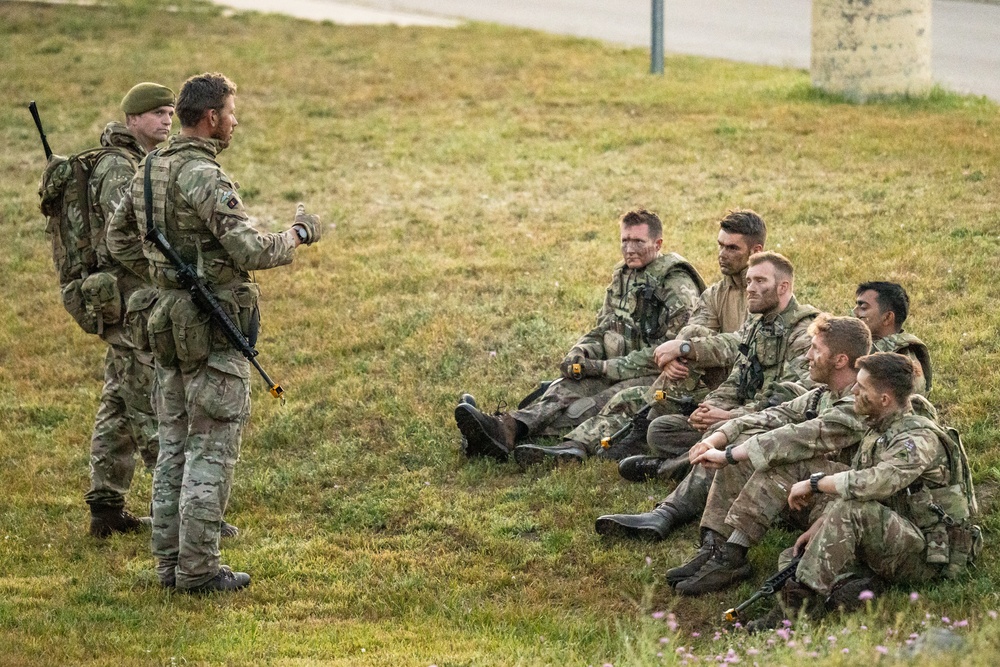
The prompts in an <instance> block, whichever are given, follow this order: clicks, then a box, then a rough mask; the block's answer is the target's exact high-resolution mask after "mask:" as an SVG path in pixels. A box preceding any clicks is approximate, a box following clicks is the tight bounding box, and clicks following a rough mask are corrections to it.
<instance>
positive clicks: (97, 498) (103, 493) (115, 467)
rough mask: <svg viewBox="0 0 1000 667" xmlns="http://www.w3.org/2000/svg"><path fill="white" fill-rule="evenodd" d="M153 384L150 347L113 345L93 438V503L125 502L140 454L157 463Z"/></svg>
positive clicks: (90, 495) (149, 464)
mask: <svg viewBox="0 0 1000 667" xmlns="http://www.w3.org/2000/svg"><path fill="white" fill-rule="evenodd" d="M154 386H155V373H154V371H153V357H152V355H151V354H150V353H148V352H141V351H139V350H135V349H133V348H131V347H127V346H124V345H108V351H107V354H105V356H104V388H103V389H102V390H101V403H100V406H99V407H98V408H97V418H96V419H95V420H94V431H93V435H92V436H91V439H90V490H89V491H87V494H86V495H85V496H84V500H85V501H86V502H87V504H88V505H90V506H91V507H92V508H97V507H109V508H120V507H124V506H125V495H126V494H127V493H128V490H129V487H131V485H132V476H133V475H134V474H135V457H136V454H138V455H139V456H140V457H141V458H142V461H143V464H144V465H145V466H146V469H147V470H152V469H153V466H154V465H155V463H156V454H157V449H158V442H157V433H156V428H157V426H156V416H155V414H154V412H153V406H152V403H151V399H150V397H151V395H152V392H153V390H154Z"/></svg>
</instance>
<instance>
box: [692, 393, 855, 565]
mask: <svg viewBox="0 0 1000 667" xmlns="http://www.w3.org/2000/svg"><path fill="white" fill-rule="evenodd" d="M865 430H866V429H865V426H864V425H863V424H862V423H861V420H860V419H859V418H858V416H857V414H856V413H855V412H854V396H853V394H852V393H851V387H847V388H846V389H844V390H843V391H842V392H840V393H834V392H831V391H829V390H827V388H826V387H819V388H816V389H813V390H811V391H809V392H808V393H806V394H804V395H803V396H800V397H798V398H796V399H794V400H791V401H788V402H787V403H783V404H781V405H779V406H776V407H773V408H768V409H767V410H764V411H762V412H757V413H754V414H750V415H746V416H744V417H740V418H739V419H733V420H731V421H728V422H726V423H725V424H723V425H722V426H721V427H720V428H719V431H720V432H721V433H722V434H723V435H725V436H726V439H727V440H728V442H729V443H730V444H731V445H737V444H742V445H743V447H744V448H745V449H746V450H747V453H748V454H749V455H750V459H749V460H748V461H741V462H740V463H738V464H736V465H728V466H726V467H724V468H722V469H720V470H718V471H717V472H716V473H715V479H714V481H713V482H712V487H711V489H710V490H709V493H708V501H707V502H706V504H705V511H704V513H703V514H702V517H701V525H702V527H703V528H710V529H711V530H714V531H715V532H716V533H719V534H721V535H723V536H724V537H727V538H728V537H729V535H730V534H731V533H732V531H733V530H735V529H739V530H741V531H743V533H744V534H746V535H747V536H749V538H750V543H751V545H752V544H757V543H758V542H759V541H760V540H761V539H762V538H763V536H764V533H765V532H766V531H767V529H768V528H769V527H770V525H771V523H772V522H773V521H774V520H775V519H776V518H777V517H778V515H779V514H780V513H782V512H784V511H785V510H786V509H787V507H788V493H789V491H790V489H791V487H792V485H793V484H794V483H795V482H798V481H799V480H801V479H805V478H807V477H808V476H809V475H810V474H812V473H814V472H836V471H837V470H843V469H844V468H846V467H847V465H846V464H847V462H848V461H850V459H851V455H852V454H853V453H854V450H855V447H856V445H857V444H858V443H859V442H861V438H862V436H863V435H864V433H865ZM806 525H807V526H808V524H806Z"/></svg>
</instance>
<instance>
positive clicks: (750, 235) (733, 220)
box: [719, 208, 767, 248]
mask: <svg viewBox="0 0 1000 667" xmlns="http://www.w3.org/2000/svg"><path fill="white" fill-rule="evenodd" d="M719 227H720V228H721V229H722V231H724V232H729V233H730V234H740V235H741V236H745V237H746V238H747V243H749V245H750V247H751V248H752V247H754V246H755V245H764V242H765V241H766V240H767V225H765V224H764V219H763V218H761V217H760V216H759V215H757V214H756V213H755V212H754V211H751V210H750V209H748V208H743V209H736V210H733V211H729V213H727V214H726V217H724V218H723V219H722V220H719Z"/></svg>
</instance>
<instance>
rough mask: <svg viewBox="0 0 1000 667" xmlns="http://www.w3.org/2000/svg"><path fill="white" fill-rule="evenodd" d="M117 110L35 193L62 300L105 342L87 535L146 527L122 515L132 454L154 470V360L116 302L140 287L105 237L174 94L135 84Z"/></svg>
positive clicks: (168, 118)
mask: <svg viewBox="0 0 1000 667" xmlns="http://www.w3.org/2000/svg"><path fill="white" fill-rule="evenodd" d="M121 109H122V111H123V112H124V113H125V124H124V125H123V124H122V123H119V122H111V123H108V125H107V126H106V127H105V128H104V132H103V133H102V134H101V142H100V143H101V145H100V148H97V149H94V150H90V151H85V152H84V153H80V154H78V155H75V156H72V157H70V158H53V160H51V161H50V163H49V167H48V168H47V169H46V171H45V175H44V176H43V177H42V187H41V189H40V191H39V194H40V195H41V198H42V210H43V212H45V213H46V215H48V216H49V221H50V225H51V226H50V229H51V230H52V242H53V257H54V259H55V263H56V269H57V270H58V272H59V278H60V283H61V285H62V296H63V303H64V304H65V305H66V308H67V310H68V311H69V312H70V313H71V314H72V315H73V317H74V319H76V321H77V322H78V323H79V324H80V326H81V327H83V328H84V330H85V331H88V332H89V333H95V334H97V335H98V336H100V337H101V339H102V340H104V342H106V343H107V344H108V350H107V353H106V354H105V357H104V387H103V389H102V390H101V402H100V406H99V407H98V409H97V418H96V419H95V421H94V430H93V435H92V436H91V441H90V490H89V491H87V494H86V495H85V496H84V499H85V500H86V502H87V504H88V505H89V506H90V534H91V535H93V536H94V537H108V536H110V535H112V534H114V533H130V532H134V531H137V530H139V529H140V528H141V527H142V525H143V521H142V520H141V519H139V518H137V517H136V516H135V515H133V514H132V513H131V512H129V511H128V510H126V509H125V495H126V494H127V493H128V490H129V487H130V486H131V484H132V476H133V474H134V472H135V456H136V453H138V454H139V455H140V456H141V457H142V460H143V462H144V463H145V465H146V467H147V468H149V469H152V467H153V465H154V464H155V462H156V451H157V442H156V418H155V417H154V415H153V408H152V405H151V403H150V391H151V389H152V386H153V359H152V357H151V356H150V355H149V354H148V353H144V352H142V351H141V350H139V349H136V347H135V346H134V345H133V344H132V341H131V339H130V336H129V332H128V330H127V328H126V327H124V326H123V322H122V317H121V311H122V303H123V302H127V301H128V299H129V298H130V297H132V296H133V295H134V294H135V293H136V292H138V291H140V290H141V288H142V287H143V283H144V281H143V279H141V278H139V277H137V276H134V275H132V274H130V273H129V272H127V271H125V270H124V269H123V268H122V267H121V266H120V265H118V264H116V263H115V262H114V261H113V260H112V258H111V256H110V254H109V252H108V247H107V246H106V244H105V238H106V232H107V226H108V224H109V223H110V221H111V218H112V216H113V215H114V212H115V209H116V208H117V207H118V204H119V203H120V202H121V200H122V196H123V194H124V192H125V190H126V189H127V187H128V184H129V182H130V181H131V180H132V176H133V175H134V174H135V168H136V164H138V162H139V160H141V159H142V158H143V156H144V155H146V151H149V150H152V149H153V148H154V147H155V146H156V145H157V144H158V143H160V142H161V141H163V140H164V139H166V138H167V135H169V134H170V126H171V123H172V122H173V116H174V93H173V91H172V90H170V89H169V88H167V87H165V86H161V85H159V84H156V83H140V84H138V85H136V86H134V87H133V88H132V89H131V90H130V91H129V92H128V93H127V94H126V95H125V97H124V98H123V99H122V102H121ZM146 522H147V523H148V519H147V520H146Z"/></svg>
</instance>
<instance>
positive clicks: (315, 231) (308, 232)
mask: <svg viewBox="0 0 1000 667" xmlns="http://www.w3.org/2000/svg"><path fill="white" fill-rule="evenodd" d="M292 229H294V230H295V233H296V234H298V235H299V238H300V239H302V242H303V243H305V244H306V245H312V244H313V243H316V241H319V238H320V236H322V235H323V229H322V227H320V224H319V216H318V215H316V214H315V213H306V207H305V205H304V204H299V205H298V206H297V207H296V208H295V221H294V222H293V223H292ZM300 229H301V230H302V232H299V230H300ZM303 236H305V238H303Z"/></svg>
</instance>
